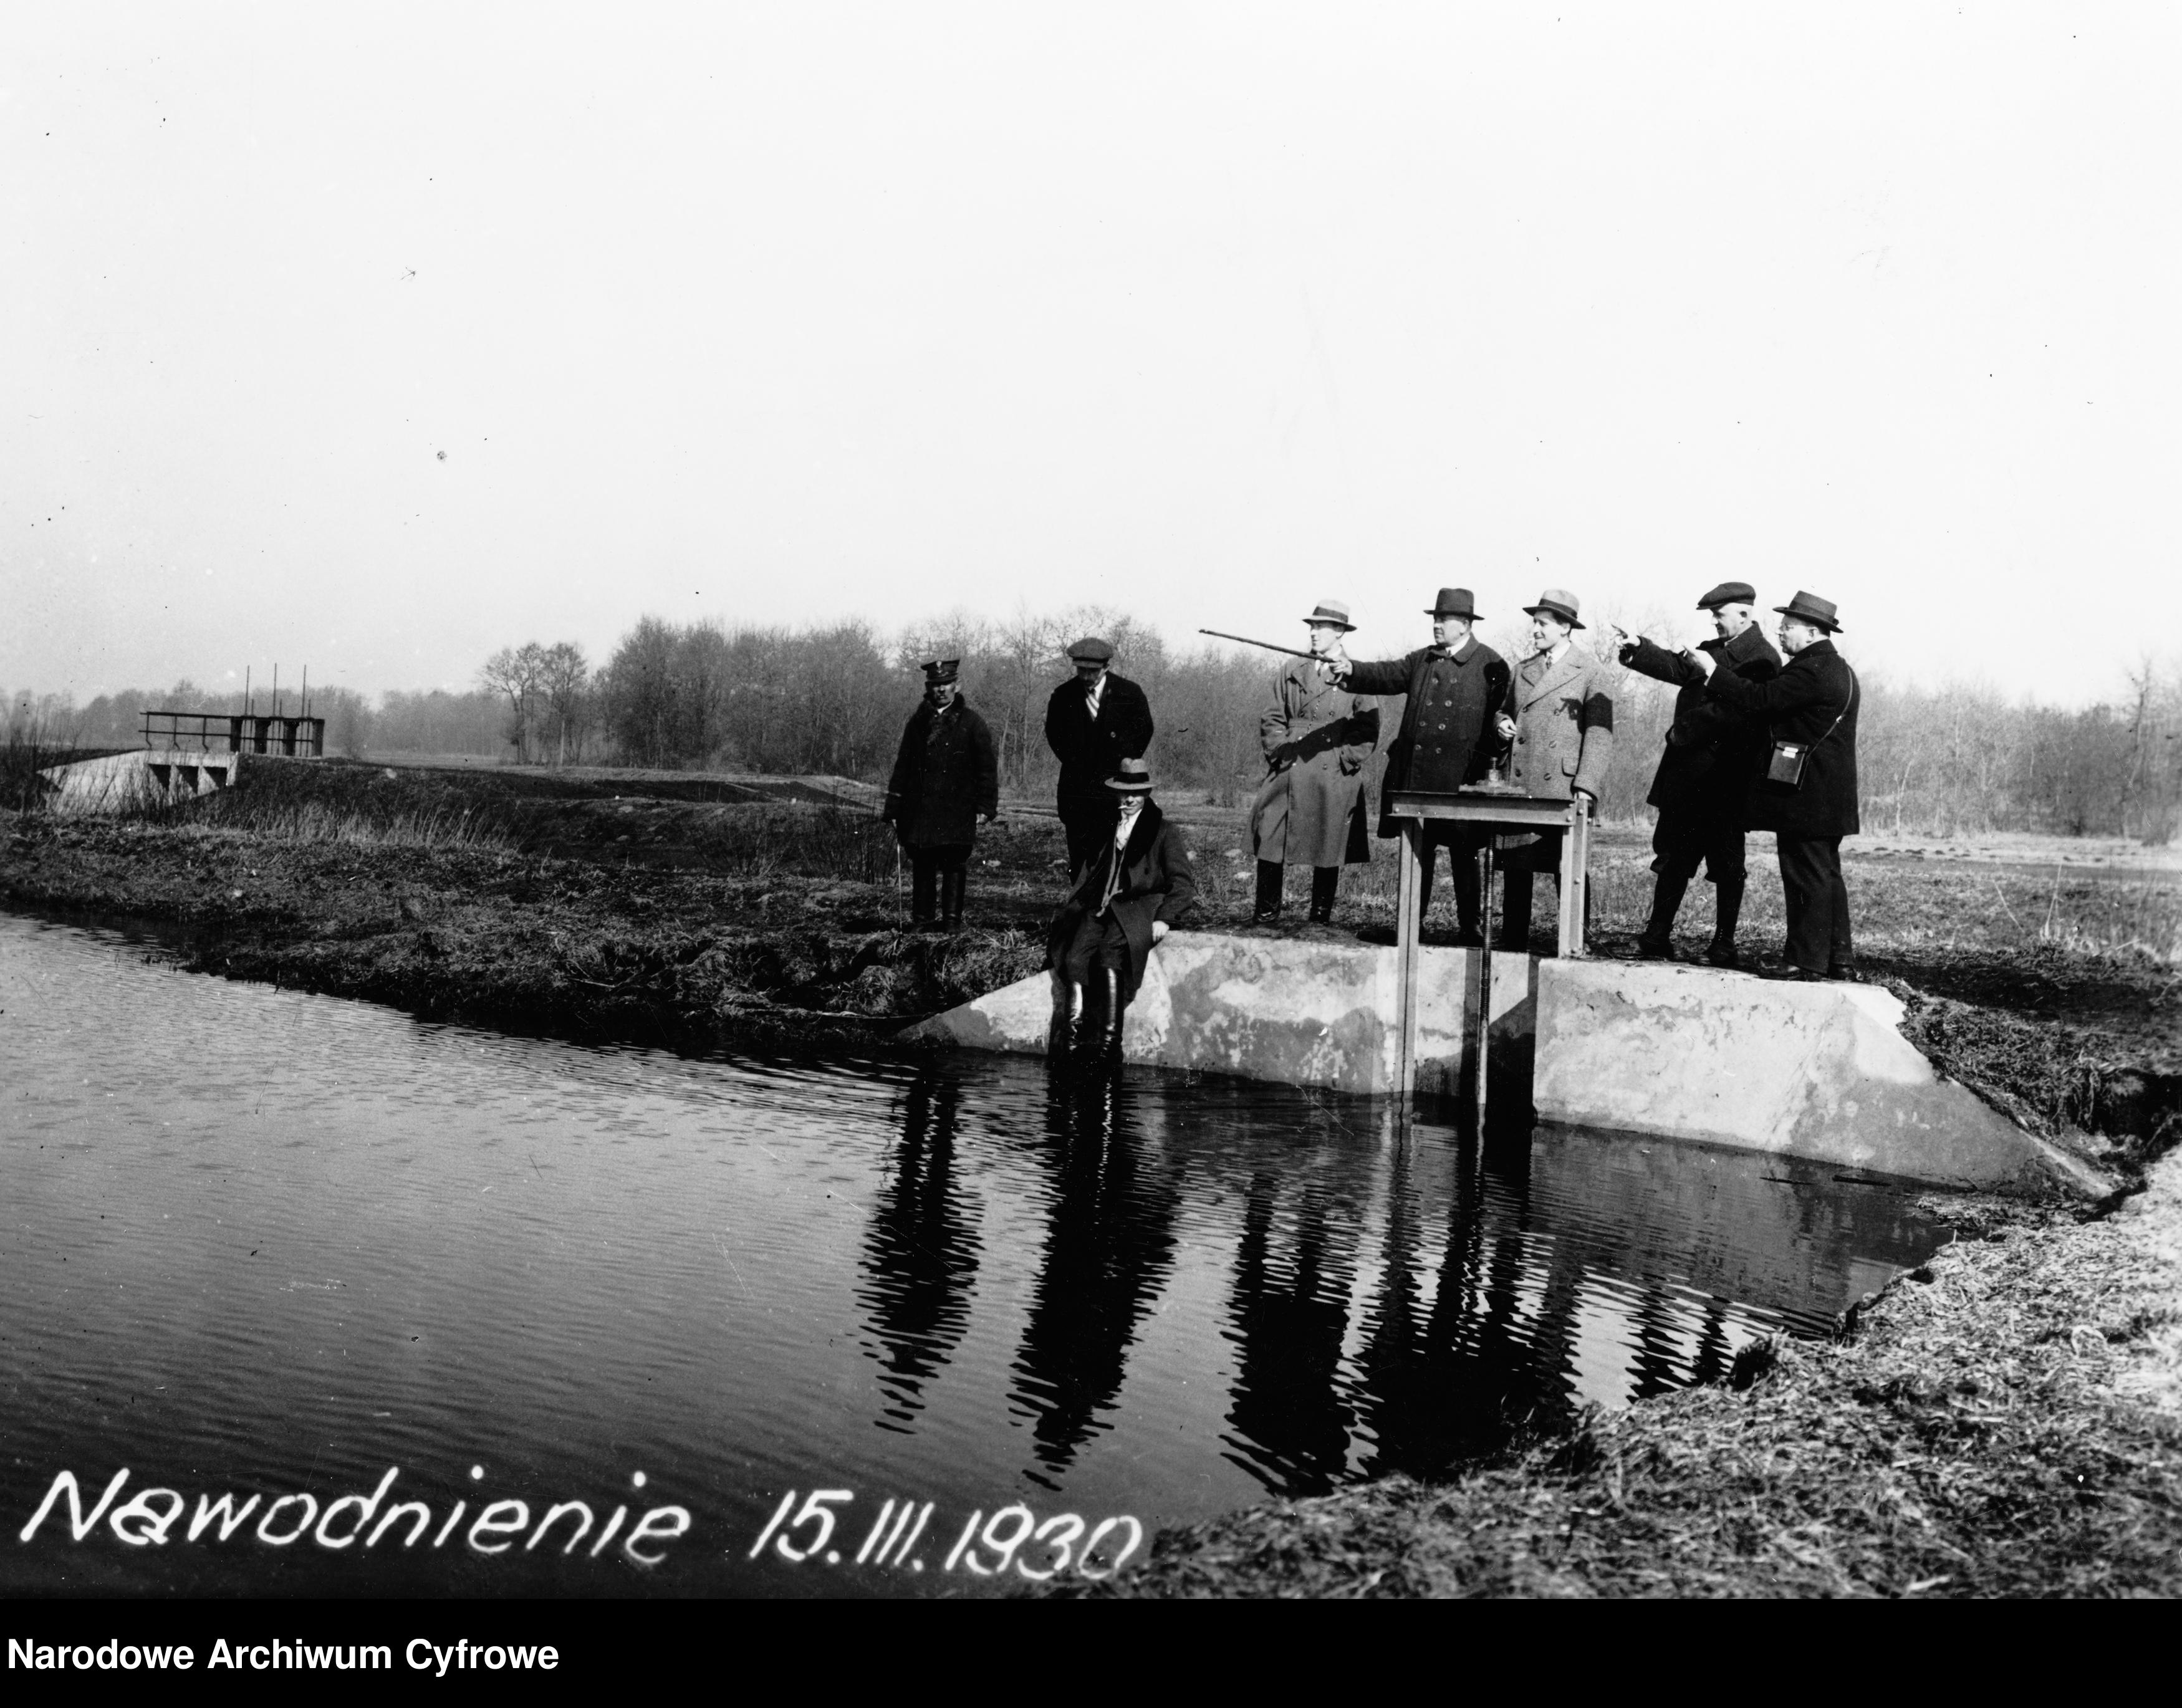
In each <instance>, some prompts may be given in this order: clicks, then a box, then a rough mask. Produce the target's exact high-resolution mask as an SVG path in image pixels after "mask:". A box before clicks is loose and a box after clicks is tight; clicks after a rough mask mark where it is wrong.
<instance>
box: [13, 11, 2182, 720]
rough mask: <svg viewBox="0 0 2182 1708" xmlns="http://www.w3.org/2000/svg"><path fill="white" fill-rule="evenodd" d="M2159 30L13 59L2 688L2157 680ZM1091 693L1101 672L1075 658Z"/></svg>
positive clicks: (761, 21) (651, 17) (808, 14)
mask: <svg viewBox="0 0 2182 1708" xmlns="http://www.w3.org/2000/svg"><path fill="white" fill-rule="evenodd" d="M2177 35H2178V24H2177V14H2176V13H2175V12H2174V10H2173V9H2172V8H2159V7H2151V6H2139V7H2088V6H2087V7H2082V8H2077V7H2070V6H2063V5H2050V6H1973V7H1960V8H1958V7H1956V6H1952V5H1949V6H1919V5H1914V4H1903V3H1899V0H1896V3H1888V4H1886V5H1881V6H1875V7H1870V8H1853V7H1849V8H1844V7H1841V6H1836V5H1828V6H1805V7H1801V8H1794V10H1793V11H1791V10H1790V8H1780V7H1764V8H1757V7H1750V6H1747V5H1725V6H1720V7H1718V8H1696V7H1631V6H1628V5H1625V4H1617V5H1614V6H1608V7H1599V8H1585V7H1576V6H1566V7H1559V8H1555V7H1552V6H1549V5H1537V6H1530V7H1522V8H1516V7H1491V6H1460V7H1458V6H1454V5H1449V4H1445V3H1440V4H1434V5H1428V6H1422V7H1418V8H1404V7H1393V6H1384V7H1371V8H1365V7H1357V6H1350V5H1333V4H1326V5H1323V6H1317V7H1308V8H1293V7H1277V6H1271V5H1268V4H1266V3H1265V0H1255V3H1251V4H1248V5H1238V6H1233V7H1225V6H1220V7H1215V6H1192V5H1182V4H1176V3H1172V0H1168V3H1161V4H1158V5H1153V6H1148V7H1144V8H1130V7H1126V6H1121V5H1116V4H1115V3H1112V0H1104V3H1101V4H1099V5H1096V6H1082V5H1077V6H1069V7H1060V6H1038V5H1028V4H1023V3H1010V4H1005V5H992V6H974V7H973V6H960V5H935V4H914V3H908V4H905V3H900V0H896V3H892V4H886V5H874V6H869V7H863V6H825V5H820V4H813V3H810V0H795V3H783V4H778V5H766V6H718V5H712V6H706V7H694V6H693V7H687V8H682V7H667V6H653V7H635V6H629V5H617V6H612V7H609V6H606V5H594V6H587V7H562V8H541V7H540V6H538V5H535V4H523V5H521V6H507V7H488V6H478V5H472V6H463V5H457V4H446V3H440V4H434V5H429V6H418V7H415V8H401V7H396V6H392V5H383V4H373V5H364V6H351V7H343V8H331V7H323V6H318V7H294V6H285V5H284V6H268V7H249V6H241V5H223V6H217V7H208V6H191V5H184V4H175V3H171V0H169V3H162V4H158V5H156V6H146V7H142V8H132V7H125V6H118V5H97V4H86V3H77V0H71V3H69V4H65V5H63V4H45V3H38V0H17V3H16V4H14V5H13V6H11V7H10V8H9V12H8V27H7V29H6V30H5V32H4V34H0V257H4V259H0V322H3V323H4V326H5V335H4V337H0V600H3V601H4V605H3V606H0V686H4V687H7V688H34V689H41V690H56V689H70V690H73V691H74V692H75V694H77V695H78V697H79V698H80V699H81V698H88V697H89V696H90V695H91V694H97V693H99V692H101V691H103V690H107V689H110V688H117V687H119V686H123V685H132V684H147V683H149V684H164V683H169V682H171V681H172V680H174V678H175V677H178V676H181V675H184V674H187V675H189V676H191V677H194V678H196V679H197V681H198V682H200V683H205V684H207V685H223V686H224V685H225V683H226V679H227V677H226V673H227V672H230V671H232V672H234V673H235V677H236V679H237V680H238V681H239V679H240V676H241V671H242V669H243V667H244V666H245V665H248V666H251V667H252V669H253V670H254V671H255V672H257V673H258V677H259V679H260V680H263V675H264V673H265V672H267V671H268V670H269V669H270V667H271V666H273V665H274V663H275V662H278V663H279V664H280V667H281V676H282V680H283V682H284V683H285V682H288V681H291V680H293V679H294V677H295V675H296V673H297V672H299V671H300V669H301V667H302V666H304V665H306V664H307V665H308V666H310V669H311V675H312V679H313V682H314V683H345V684H347V685H350V686H352V687H355V688H361V689H363V690H366V691H376V690H379V689H382V688H421V687H430V686H435V685H446V686H453V687H462V686H468V685H469V684H470V683H472V682H474V678H475V675H476V672H477V667H478V666H479V663H480V662H481V661H482V660H483V659H484V658H485V655H487V654H489V653H490V652H491V651H492V650H493V649H496V648H497V647H499V646H501V645H503V644H508V643H510V642H520V641H523V640H526V639H529V638H538V639H541V640H545V641H547V642H551V641H555V640H559V639H563V638H568V639H575V640H579V641H580V642H582V643H583V644H584V646H585V647H586V648H587V649H589V650H590V653H591V654H592V655H593V656H594V658H596V659H601V660H602V659H603V657H604V656H605V655H606V654H607V653H608V652H609V651H610V650H611V649H612V644H613V643H614V642H615V640H616V639H617V638H618V637H619V636H620V635H621V634H622V633H623V632H624V631H625V630H626V629H627V628H628V627H629V625H630V624H632V623H633V622H634V621H635V620H636V619H637V618H638V617H639V616H643V615H645V614H646V613H652V614H656V615H658V616H664V617H667V618H669V619H671V620H673V621H676V622H682V621H687V620H690V619H693V618H700V617H719V618H723V619H725V620H727V621H729V622H767V623H775V622H779V623H802V622H815V621H823V620H830V619H833V618H837V617H840V616H858V617H862V618H865V619H867V620H868V621H870V622H872V623H874V624H876V625H878V627H881V628H882V629H883V630H885V631H888V632H889V633H891V632H893V631H894V630H897V629H899V628H900V627H902V626H903V625H905V624H908V623H910V622H915V621H917V620H918V619H920V618H922V617H926V616H931V615H933V614H935V613H938V612H941V611H945V610H947V609H949V608H950V607H953V606H961V607H964V608H966V609H969V610H971V611H977V612H982V613H985V614H989V615H993V616H1002V615H1005V614H1007V613H1009V612H1011V611H1014V610H1015V609H1016V608H1017V607H1018V606H1019V605H1024V604H1027V605H1029V606H1030V607H1031V608H1033V609H1039V610H1042V609H1048V608H1054V607H1059V606H1062V605H1073V604H1078V603H1083V602H1096V603H1103V604H1106V605H1112V606H1116V607H1120V608H1124V609H1127V610H1128V611H1133V612H1134V613H1136V614H1137V615H1138V616H1140V617H1142V618H1144V619H1146V620H1148V621H1149V622H1153V623H1155V624H1156V625H1158V626H1159V627H1161V628H1163V629H1164V630H1165V631H1166V633H1168V635H1169V636H1170V638H1172V639H1174V640H1177V641H1179V640H1182V639H1184V638H1188V637H1189V633H1190V631H1192V630H1193V629H1194V628H1196V627H1199V626H1200V625H1206V626H1210V627H1219V628H1226V629H1237V630H1240V631H1243V632H1244V633H1263V634H1265V635H1266V636H1268V637H1269V638H1273V639H1277V640H1283V641H1293V640H1294V639H1295V638H1297V637H1298V636H1299V635H1300V634H1301V633H1302V630H1301V627H1300V626H1299V622H1298V621H1297V619H1298V618H1299V617H1300V616H1301V615H1302V614H1303V612H1304V611H1305V610H1307V609H1309V607H1310V605H1311V604H1313V603H1314V602H1315V600H1318V599H1319V598H1321V597H1327V596H1331V597H1338V598H1345V599H1346V600H1349V602H1350V603H1351V604H1352V605H1354V607H1355V608H1356V611H1357V613H1358V619H1359V621H1360V622H1361V623H1362V624H1363V625H1364V628H1363V630H1362V632H1361V633H1360V634H1359V635H1358V636H1357V637H1356V639H1355V649H1356V650H1357V651H1358V652H1359V653H1360V654H1362V655H1368V654H1371V653H1373V652H1376V651H1378V650H1382V649H1384V650H1387V651H1393V650H1399V649H1406V648H1407V647H1409V646H1411V645H1414V644H1419V643H1420V642H1421V641H1422V640H1423V639H1424V638H1426V636H1425V625H1424V619H1423V618H1422V617H1421V616H1420V615H1419V609H1420V607H1421V606H1422V605H1425V604H1426V603H1428V602H1429V600H1430V595H1431V594H1432V591H1433V589H1436V588H1437V587H1438V586H1440V585H1441V584H1443V583H1461V584H1465V585H1468V586H1470V587H1471V588H1473V589H1476V592H1477V594H1478V596H1479V599H1480V602H1481V605H1482V606H1483V608H1484V609H1485V610H1486V611H1487V613H1488V616H1491V617H1493V618H1498V617H1501V616H1505V615H1508V614H1509V613H1511V612H1512V611H1513V610H1514V608H1515V606H1517V605H1520V604H1523V603H1527V602H1529V601H1530V600H1532V599H1533V598H1534V597H1535V596H1536V594H1537V592H1538V591H1539V589H1541V588H1542V586H1544V585H1546V584H1548V583H1550V584H1553V585H1557V586H1565V587H1567V588H1570V589H1574V590H1576V592H1577V593H1578V594H1580V595H1581V597H1582V599H1583V600H1584V601H1585V603H1586V606H1587V611H1588V610H1599V609H1608V610H1620V611H1623V612H1626V613H1632V614H1633V613H1648V612H1659V613H1663V614H1664V613H1674V615H1673V616H1670V617H1668V618H1667V621H1668V622H1670V624H1672V625H1676V626H1679V627H1678V632H1680V629H1681V628H1687V629H1689V630H1690V631H1691V632H1694V625H1693V624H1692V619H1694V618H1695V616H1696V613H1695V612H1693V611H1691V610H1689V608H1688V607H1690V606H1691V605H1692V604H1693V603H1694V601H1695V599H1696V597H1697V594H1699V593H1700V592H1702V591H1703V589H1704V588H1705V587H1706V586H1708V585H1709V584H1710V583H1713V582H1714V581H1717V580H1720V579H1721V578H1727V577H1731V576H1732V577H1738V578H1747V579H1749V580H1751V581H1753V582H1754V583H1756V584H1757V586H1758V591H1759V593H1760V594H1761V595H1763V597H1764V603H1766V604H1768V605H1772V604H1779V603H1782V602H1785V600H1786V598H1787V596H1788V595H1789V594H1791V593H1792V592H1793V591H1794V590H1795V589H1797V588H1799V587H1803V588H1808V589H1813V590H1814V591H1816V592H1818V593H1820V594H1823V595H1825V597H1828V598H1830V599H1833V600H1837V601H1838V602H1839V604H1840V605H1841V613H1842V619H1843V622H1844V625H1845V632H1844V634H1843V637H1842V639H1843V645H1844V650H1845V651H1847V653H1848V654H1849V655H1850V656H1851V657H1852V659H1854V660H1857V661H1861V662H1863V663H1864V664H1867V665H1869V666H1878V667H1879V668H1880V669H1881V670H1883V671H1884V672H1886V673H1887V674H1889V675H1890V676H1891V677H1894V678H1895V679H1897V680H1902V679H1905V678H1918V679H1922V680H1924V681H1928V682H1931V681H1936V680H1939V679H1941V678H1945V677H1963V676H1983V677H1986V678H1987V679H1989V680H1991V681H1992V682H1994V683H1996V684H1999V685H2002V686H2004V687H2008V688H2011V689H2013V690H2020V691H2027V692H2031V693H2034V694H2035V695H2036V696H2037V697H2038V698H2040V699H2046V700H2059V701H2078V700H2083V699H2089V698H2096V697H2099V696H2102V695H2106V694H2112V693H2113V692H2115V691H2117V689H2118V687H2119V683H2120V677H2121V672H2122V671H2123V669H2124V667H2125V666H2127V665H2128V664H2129V662H2130V661H2133V659H2134V658H2135V655H2136V654H2137V653H2138V652H2139V651H2140V649H2144V648H2146V647H2147V646H2148V647H2150V648H2151V649H2152V650H2154V651H2155V652H2157V653H2165V654H2167V655H2170V656H2172V655H2174V652H2175V650H2176V649H2177V647H2178V645H2182V592H2178V582H2182V576H2178V575H2177V573H2176V571H2177V567H2178V561H2179V560H2182V552H2178V549H2177V548H2178V544H2182V520H2179V519H2178V517H2182V506H2178V503H2177V492H2176V485H2177V482H2176V476H2177V473H2178V470H2182V456H2178V453H2182V426H2178V422H2182V229H2178V228H2182V196H2178V177H2182V101H2178V99H2177V97H2176V93H2175V91H2176V88H2177V86H2178V80H2182V55H2178V53H2177V46H2178V43H2177ZM1125 667H1126V666H1125Z"/></svg>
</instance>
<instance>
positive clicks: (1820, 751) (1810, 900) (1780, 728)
mask: <svg viewBox="0 0 2182 1708" xmlns="http://www.w3.org/2000/svg"><path fill="white" fill-rule="evenodd" d="M1773 609H1774V610H1775V611H1778V612H1779V613H1780V650H1781V651H1783V652H1785V653H1786V654H1787V655H1788V662H1787V664H1786V666H1785V667H1784V668H1783V669H1782V670H1781V672H1780V675H1779V676H1777V677H1775V678H1774V679H1773V680H1772V681H1770V682H1762V683H1761V682H1752V681H1750V680H1748V679H1747V677H1742V676H1740V675H1737V674H1736V672H1733V671H1731V670H1721V669H1720V668H1719V667H1718V666H1716V665H1715V664H1714V661H1712V659H1710V658H1709V657H1708V656H1707V655H1705V654H1703V653H1702V652H1699V651H1698V650H1697V649H1695V648H1694V647H1687V648H1685V649H1683V652H1682V656H1683V657H1684V658H1685V659H1686V660H1688V661H1689V662H1690V663H1691V664H1692V666H1694V667H1695V668H1697V670H1700V671H1702V672H1704V676H1705V685H1706V688H1707V689H1708V691H1709V692H1710V693H1712V694H1716V695H1717V696H1718V697H1719V698H1720V699H1722V700H1724V701H1725V702H1726V703H1727V704H1728V705H1731V706H1733V707H1735V708H1736V710H1740V711H1743V712H1746V713H1747V714H1749V715H1751V716H1753V717H1758V718H1763V719H1764V720H1765V721H1767V722H1768V723H1769V725H1770V726H1771V729H1772V743H1771V746H1770V747H1769V749H1768V752H1767V755H1766V760H1767V763H1766V766H1765V770H1764V772H1763V773H1762V774H1761V775H1760V776H1759V777H1758V782H1757V785H1756V786H1755V787H1754V788H1752V790H1751V791H1750V807H1749V816H1748V819H1747V823H1748V824H1749V826H1750V827H1751V829H1753V830H1769V831H1771V832H1773V833H1774V835H1775V837H1777V838H1778V839H1779V842H1780V888H1781V892H1782V897H1783V899H1784V900H1785V901H1786V904H1787V909H1788V943H1787V950H1786V954H1787V965H1786V966H1785V967H1783V968H1782V969H1781V970H1780V971H1779V972H1777V973H1769V974H1768V975H1766V976H1768V977H1770V978H1784V979H1803V980H1810V979H1852V978H1854V977H1855V976H1856V951H1855V945H1854V943H1853V942H1852V939H1851V937H1850V932H1849V919H1848V886H1847V884H1846V883H1844V882H1842V880H1841V838H1842V837H1848V836H1854V835H1855V834H1856V833H1857V832H1858V830H1859V829H1860V828H1861V827H1862V826H1861V825H1860V823H1859V821H1858V813H1857V790H1856V703H1857V700H1858V697H1859V696H1858V693H1857V682H1856V672H1854V671H1852V670H1851V669H1850V668H1849V666H1848V661H1847V659H1845V658H1843V657H1842V656H1841V654H1840V653H1838V652H1836V650H1835V649H1834V640H1833V638H1834V636H1835V635H1836V633H1839V632H1840V629H1841V623H1840V622H1839V620H1838V617H1839V612H1838V610H1837V608H1836V606H1835V605H1834V603H1833V602H1832V601H1831V600H1824V599H1820V598H1819V596H1818V595H1817V594H1811V593H1798V594H1797V595H1796V596H1795V597H1794V598H1793V599H1792V600H1789V601H1788V602H1787V604H1786V605H1775V606H1774V607H1773Z"/></svg>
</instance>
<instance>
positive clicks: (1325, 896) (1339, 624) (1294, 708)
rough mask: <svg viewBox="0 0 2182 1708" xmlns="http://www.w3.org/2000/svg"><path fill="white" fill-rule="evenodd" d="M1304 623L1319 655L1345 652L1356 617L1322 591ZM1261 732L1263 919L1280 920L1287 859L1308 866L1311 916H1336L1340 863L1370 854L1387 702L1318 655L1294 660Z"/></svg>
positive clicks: (1257, 816)
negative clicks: (1376, 762) (1339, 677)
mask: <svg viewBox="0 0 2182 1708" xmlns="http://www.w3.org/2000/svg"><path fill="white" fill-rule="evenodd" d="M1304 622H1305V623H1306V624H1307V625H1308V626H1309V627H1310V649H1311V652H1312V654H1313V655H1314V656H1315V657H1316V658H1318V659H1319V660H1321V661H1329V660H1340V659H1343V658H1344V657H1345V656H1346V655H1345V653H1344V651H1343V641H1344V640H1345V639H1346V638H1347V637H1348V634H1349V631H1350V630H1351V629H1353V628H1354V627H1355V626H1356V625H1355V624H1354V623H1352V622H1349V607H1348V606H1347V605H1343V604H1341V603H1339V602H1338V601H1337V600H1330V599H1329V600H1321V602H1320V604H1319V607H1318V609H1317V610H1315V611H1313V612H1311V614H1310V616H1307V617H1305V618H1304ZM1258 740H1259V743H1260V745H1261V746H1262V747H1263V748H1264V749H1265V782H1264V784H1263V786H1262V787H1260V789H1259V790H1258V799H1257V802H1256V804H1254V806H1253V807H1252V809H1251V811H1250V843H1251V848H1252V849H1253V851H1254V853H1255V854H1256V855H1257V858H1258V905H1257V911H1256V914H1255V916H1254V922H1255V923H1256V924H1259V925H1270V924H1271V923H1273V922H1274V921H1275V920H1277V919H1279V917H1280V912H1281V887H1282V876H1283V875H1284V873H1285V871H1286V869H1287V867H1288V866H1289V865H1307V866H1309V867H1310V868H1311V877H1310V917H1311V922H1312V923H1313V924H1314V925H1326V924H1330V923H1331V922H1332V919H1333V898H1334V895H1335V893H1336V892H1337V889H1338V887H1339V885H1340V882H1341V868H1342V867H1343V866H1344V865H1364V864H1365V863H1366V862H1368V861H1369V860H1371V842H1370V840H1369V837H1370V832H1369V831H1368V830H1367V829H1366V827H1365V821H1364V767H1365V765H1366V764H1368V763H1369V762H1370V760H1371V750H1372V749H1374V748H1376V746H1377V745H1378V744H1379V707H1378V703H1377V702H1376V700H1371V699H1360V698H1359V697H1358V696H1356V695H1355V694H1350V693H1349V691H1348V690H1347V689H1346V688H1340V687H1337V686H1336V685H1335V684H1334V683H1330V682H1327V681H1326V679H1325V678H1324V677H1323V675H1322V674H1321V672H1320V670H1319V668H1318V666H1316V665H1314V664H1312V663H1310V661H1307V660H1304V659H1294V660H1292V661H1290V662H1289V664H1288V667H1287V668H1286V669H1285V670H1283V671H1282V672H1281V673H1280V674H1279V675H1278V676H1277V677H1275V678H1274V680H1273V703H1272V705H1271V706H1270V707H1268V708H1267V709H1266V711H1265V716H1262V717H1260V719H1259V720H1258Z"/></svg>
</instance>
